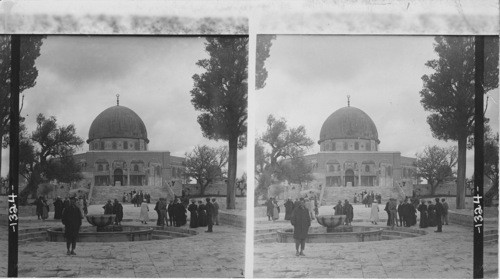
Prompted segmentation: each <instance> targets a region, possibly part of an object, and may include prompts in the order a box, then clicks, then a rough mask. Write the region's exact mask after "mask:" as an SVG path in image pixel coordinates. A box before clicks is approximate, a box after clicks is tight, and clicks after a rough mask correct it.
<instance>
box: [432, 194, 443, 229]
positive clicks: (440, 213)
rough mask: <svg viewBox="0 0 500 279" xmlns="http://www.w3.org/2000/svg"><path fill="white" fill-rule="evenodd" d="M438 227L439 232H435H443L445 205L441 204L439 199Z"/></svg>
mask: <svg viewBox="0 0 500 279" xmlns="http://www.w3.org/2000/svg"><path fill="white" fill-rule="evenodd" d="M435 208H436V225H437V231H434V232H443V230H442V228H443V223H442V222H441V218H442V217H443V213H444V208H443V205H442V204H441V203H440V202H439V198H436V205H435Z"/></svg>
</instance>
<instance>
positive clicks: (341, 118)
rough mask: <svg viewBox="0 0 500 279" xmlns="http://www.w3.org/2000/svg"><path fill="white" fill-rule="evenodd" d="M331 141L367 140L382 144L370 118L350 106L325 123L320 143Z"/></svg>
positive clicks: (330, 117) (339, 110)
mask: <svg viewBox="0 0 500 279" xmlns="http://www.w3.org/2000/svg"><path fill="white" fill-rule="evenodd" d="M330 139H367V140H374V141H375V142H376V143H377V144H378V143H380V141H379V139H378V132H377V127H375V123H373V120H372V119H371V118H370V116H368V114H366V113H365V112H364V111H362V110H360V109H358V108H355V107H350V106H347V107H343V108H341V109H338V110H336V111H335V112H334V113H332V114H331V115H330V116H329V117H328V118H327V119H326V120H325V122H324V123H323V126H322V127H321V132H320V134H319V142H318V143H320V144H321V142H323V141H325V140H330Z"/></svg>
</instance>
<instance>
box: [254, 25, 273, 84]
mask: <svg viewBox="0 0 500 279" xmlns="http://www.w3.org/2000/svg"><path fill="white" fill-rule="evenodd" d="M274 39H276V35H258V36H257V57H256V60H255V89H257V90H258V89H262V88H264V86H266V79H267V74H268V73H267V69H266V67H265V63H266V59H267V58H269V52H270V51H271V46H272V45H273V42H272V40H274Z"/></svg>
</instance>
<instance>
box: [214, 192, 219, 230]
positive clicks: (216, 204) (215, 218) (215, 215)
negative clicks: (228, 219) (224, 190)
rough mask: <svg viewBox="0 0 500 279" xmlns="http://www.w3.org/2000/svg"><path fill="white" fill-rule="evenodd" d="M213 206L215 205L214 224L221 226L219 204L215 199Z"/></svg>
mask: <svg viewBox="0 0 500 279" xmlns="http://www.w3.org/2000/svg"><path fill="white" fill-rule="evenodd" d="M212 204H213V205H214V218H213V223H214V224H215V225H217V226H218V225H219V204H218V203H217V201H216V200H215V198H213V199H212Z"/></svg>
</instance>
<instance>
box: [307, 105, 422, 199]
mask: <svg viewBox="0 0 500 279" xmlns="http://www.w3.org/2000/svg"><path fill="white" fill-rule="evenodd" d="M318 144H319V145H320V152H319V153H316V154H311V155H306V156H305V157H304V159H305V160H306V161H307V162H308V164H309V165H310V166H311V168H312V173H313V176H314V178H315V181H314V182H313V183H316V184H319V185H320V186H321V187H322V186H325V187H326V188H340V187H342V188H343V189H346V188H345V187H348V188H350V190H348V191H347V192H348V193H350V194H351V192H353V193H355V192H358V193H359V192H361V191H363V190H367V191H368V192H369V191H370V190H373V191H374V192H375V193H377V192H379V193H380V192H383V193H384V194H386V195H391V194H390V193H391V192H394V191H395V190H396V189H395V188H399V189H397V190H398V191H401V190H400V189H402V190H403V191H406V194H407V195H411V194H412V192H411V191H412V189H413V185H415V184H416V183H417V177H416V167H415V165H414V163H415V161H416V159H415V158H410V157H405V156H401V152H398V151H381V150H379V144H380V139H379V137H378V132H377V127H376V126H375V123H374V122H373V120H372V119H371V118H370V116H368V114H366V113H365V112H364V111H362V110H361V109H359V108H356V107H352V106H350V105H348V106H347V107H343V108H340V109H338V110H336V111H335V112H333V113H332V114H331V115H330V116H329V117H328V118H327V119H326V120H325V121H324V123H323V126H322V127H321V131H320V138H319V141H318ZM342 191H344V192H345V190H342ZM336 192H338V191H336ZM353 193H352V194H353ZM350 194H349V195H350Z"/></svg>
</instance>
